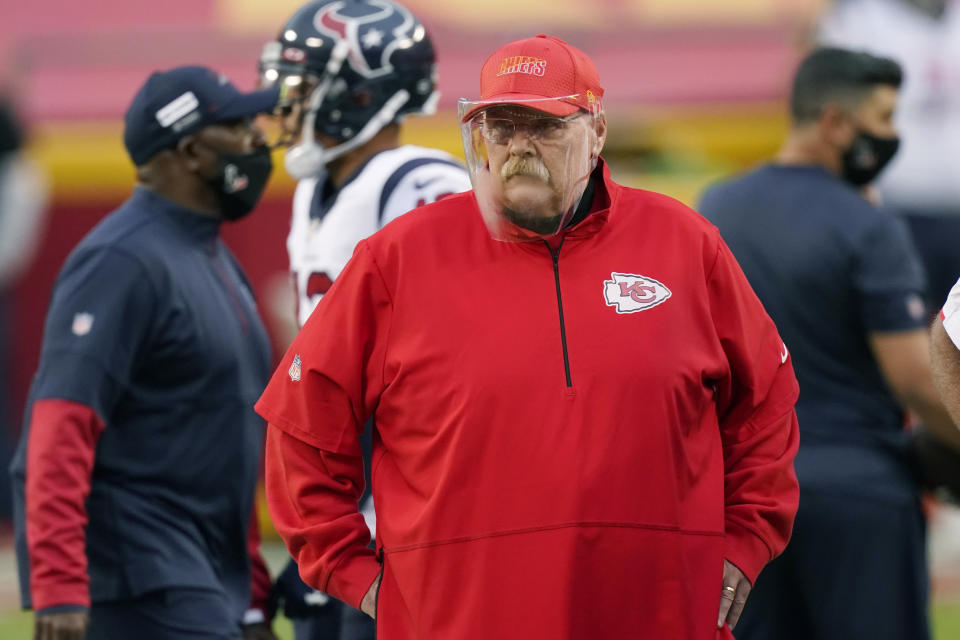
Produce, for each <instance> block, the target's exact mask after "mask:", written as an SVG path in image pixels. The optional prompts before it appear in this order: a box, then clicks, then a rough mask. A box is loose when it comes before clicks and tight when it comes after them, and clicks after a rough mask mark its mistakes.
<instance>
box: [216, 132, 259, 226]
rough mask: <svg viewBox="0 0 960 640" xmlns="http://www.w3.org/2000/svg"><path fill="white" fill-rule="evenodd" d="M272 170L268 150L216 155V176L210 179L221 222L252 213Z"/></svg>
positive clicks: (224, 152)
mask: <svg viewBox="0 0 960 640" xmlns="http://www.w3.org/2000/svg"><path fill="white" fill-rule="evenodd" d="M271 171H273V160H272V159H271V158H270V149H269V148H267V147H260V148H258V149H257V150H256V151H254V152H252V153H229V152H226V151H219V152H218V153H217V173H216V174H215V175H214V177H213V178H212V179H211V180H210V184H211V186H213V189H214V191H216V193H217V201H218V202H219V204H220V215H221V216H223V219H224V220H239V219H240V218H242V217H244V216H246V215H247V214H248V213H250V212H251V211H253V209H254V207H256V206H257V203H258V202H260V196H262V195H263V190H264V188H266V186H267V181H268V180H269V179H270V172H271Z"/></svg>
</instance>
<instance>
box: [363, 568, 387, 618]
mask: <svg viewBox="0 0 960 640" xmlns="http://www.w3.org/2000/svg"><path fill="white" fill-rule="evenodd" d="M382 577H383V572H382V571H381V572H380V575H378V576H377V579H376V580H374V581H373V584H371V585H370V588H369V589H368V590H367V595H365V596H363V600H361V601H360V611H363V612H364V613H365V614H367V615H368V616H370V617H371V618H373V619H374V620H376V619H377V591H379V590H380V578H382Z"/></svg>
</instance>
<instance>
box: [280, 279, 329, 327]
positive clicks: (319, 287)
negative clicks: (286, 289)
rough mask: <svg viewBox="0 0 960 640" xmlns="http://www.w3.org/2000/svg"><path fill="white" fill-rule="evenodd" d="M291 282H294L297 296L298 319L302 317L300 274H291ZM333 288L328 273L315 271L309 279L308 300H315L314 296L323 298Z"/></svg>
mask: <svg viewBox="0 0 960 640" xmlns="http://www.w3.org/2000/svg"><path fill="white" fill-rule="evenodd" d="M290 275H291V276H292V277H291V280H292V281H293V293H294V295H295V296H296V298H295V299H296V301H297V302H296V304H297V308H296V310H295V312H296V314H297V318H299V317H300V287H299V284H298V283H299V282H300V278H299V274H298V273H297V272H296V271H293V272H291V273H290ZM332 286H333V280H331V279H330V276H328V275H327V274H326V273H324V272H322V271H314V272H313V273H311V274H310V277H309V278H307V290H306V295H307V300H310V299H312V298H313V296H321V295H323V294H325V293H326V292H327V291H329V290H330V287H332Z"/></svg>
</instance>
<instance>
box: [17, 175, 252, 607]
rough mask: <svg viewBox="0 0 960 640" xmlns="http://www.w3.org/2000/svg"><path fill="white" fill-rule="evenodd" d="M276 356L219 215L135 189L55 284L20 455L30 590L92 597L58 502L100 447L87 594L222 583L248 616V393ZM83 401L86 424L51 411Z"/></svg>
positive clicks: (62, 601) (89, 503)
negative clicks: (89, 424) (72, 469)
mask: <svg viewBox="0 0 960 640" xmlns="http://www.w3.org/2000/svg"><path fill="white" fill-rule="evenodd" d="M270 365H271V361H270V346H269V341H268V338H267V334H266V331H265V329H264V327H263V324H262V322H261V320H260V319H259V317H258V315H257V309H256V304H255V302H254V299H253V296H252V294H251V291H250V286H249V283H248V282H247V280H246V278H245V276H244V275H243V273H242V271H241V269H240V267H239V265H238V264H237V263H236V261H235V259H234V258H233V256H232V255H231V254H230V252H229V251H228V250H227V248H226V247H225V246H224V244H223V243H222V241H221V240H220V237H219V221H218V220H215V219H213V218H211V217H208V216H204V215H201V214H198V213H196V212H193V211H189V210H186V209H184V208H182V207H180V206H178V205H176V204H174V203H172V202H169V201H167V200H165V199H164V198H161V197H159V196H157V195H155V194H153V193H152V192H150V191H148V190H146V189H143V188H138V189H137V190H136V191H135V192H134V194H133V196H132V197H131V198H130V199H129V200H128V201H127V202H125V203H124V204H123V205H122V206H121V207H120V208H119V209H117V210H116V211H114V212H113V213H111V214H110V215H109V216H107V217H106V218H105V219H104V220H103V221H102V222H101V223H100V224H98V225H97V226H96V227H95V228H94V229H93V230H92V231H91V232H90V233H89V234H88V235H87V236H86V237H85V238H84V239H83V240H82V241H81V242H80V244H79V245H78V246H77V247H76V248H75V249H74V251H73V252H72V253H71V255H70V256H69V258H68V259H67V261H66V264H65V265H64V267H63V269H62V271H61V273H60V275H59V277H58V279H57V282H56V285H55V287H54V291H53V296H52V300H51V303H50V308H49V311H48V314H47V319H46V325H45V330H44V340H43V350H42V354H41V357H40V365H39V369H38V371H37V374H36V377H35V378H34V381H33V385H32V387H31V391H30V396H29V404H28V410H27V415H26V418H25V420H26V427H25V429H24V432H23V435H22V438H21V441H20V444H19V447H18V451H17V454H16V456H15V458H14V460H13V463H12V465H11V473H12V474H13V477H14V482H15V507H16V508H15V517H16V521H15V523H16V533H17V552H18V563H19V568H20V583H21V593H22V597H23V603H24V605H25V606H31V604H35V605H36V607H37V608H51V607H58V606H70V605H87V604H89V603H87V602H84V601H83V598H82V597H78V594H79V595H81V596H82V589H80V590H79V591H78V589H77V582H76V581H77V579H79V578H78V577H77V576H75V575H71V573H76V572H77V565H76V564H75V563H74V562H73V560H72V558H71V557H70V556H71V554H72V555H76V554H77V553H82V549H76V548H75V547H76V545H75V544H73V543H71V541H70V532H69V531H68V532H67V533H63V532H58V531H57V530H56V529H57V527H58V526H59V525H56V524H55V523H56V522H57V519H58V518H59V519H60V520H61V521H63V522H62V523H61V524H66V525H69V527H74V528H75V527H76V526H77V523H76V522H72V520H73V519H74V518H73V516H72V515H70V514H72V513H73V512H72V511H71V510H70V509H72V508H73V506H72V505H69V504H68V505H67V507H70V509H65V508H64V507H63V505H62V504H61V505H59V506H58V504H57V501H58V500H59V501H60V502H61V503H62V502H63V500H64V496H68V495H76V488H75V487H73V486H72V485H71V483H69V482H67V481H65V480H64V479H63V478H65V477H67V476H65V475H64V473H65V469H66V470H67V471H69V469H68V467H69V465H71V464H73V461H74V460H82V459H83V458H84V456H86V455H89V454H90V452H89V451H84V450H83V449H84V447H91V448H92V447H94V446H95V451H93V452H92V453H93V455H92V460H93V463H92V470H91V482H90V493H89V498H88V499H87V500H86V512H87V515H88V517H89V523H88V524H87V525H86V543H85V552H86V557H87V559H88V561H89V567H88V574H89V596H90V600H92V601H93V602H97V601H108V600H115V599H121V598H127V597H131V596H137V595H140V594H143V593H146V592H149V591H152V590H156V589H160V588H166V587H195V588H209V589H216V590H221V589H223V590H225V591H226V592H227V595H228V596H229V597H230V599H231V602H232V603H233V605H234V606H235V608H236V611H237V616H238V618H239V617H240V615H242V612H243V611H244V609H245V608H246V607H247V604H248V603H249V597H250V593H249V589H250V561H249V557H248V554H247V531H248V526H249V524H250V521H251V510H252V505H253V500H254V491H255V485H256V481H257V477H258V471H259V464H260V459H261V453H262V443H263V435H264V425H263V421H262V420H261V419H260V418H259V417H258V416H257V415H256V414H255V413H254V411H253V403H254V401H255V400H256V399H257V397H258V396H259V394H260V392H261V390H262V389H263V387H264V386H265V384H266V381H267V378H268V375H269V373H270ZM64 407H66V408H64ZM77 407H80V409H81V413H82V409H83V408H89V410H90V411H91V412H92V413H91V415H92V418H91V419H92V420H93V422H96V423H97V424H98V426H97V427H96V428H95V429H91V433H90V434H85V435H84V437H82V438H81V437H77V436H76V431H77V430H78V429H77V427H76V424H77V423H78V421H77V420H73V421H71V420H70V419H67V418H66V417H65V418H64V419H62V420H60V419H57V416H60V415H62V416H66V415H67V414H68V413H69V412H70V411H74V413H75V412H76V409H77ZM41 409H42V411H41ZM41 413H42V416H41ZM51 416H52V417H53V419H51ZM79 422H82V421H79ZM80 430H81V431H82V430H83V429H80ZM91 435H92V436H93V437H92V438H91V437H90V436H91ZM97 435H99V439H97V437H96V436H97ZM28 446H29V449H30V450H29V452H28ZM58 447H59V448H58ZM65 447H66V448H65ZM44 450H46V451H49V452H53V453H51V454H50V455H48V456H46V457H45V456H44V454H43V453H42V451H44ZM28 453H29V455H28ZM50 458H52V460H51V459H50ZM28 459H29V460H30V469H29V473H30V474H31V476H33V474H35V473H36V474H37V475H38V478H39V477H40V476H42V475H43V474H47V476H48V477H49V480H48V481H42V480H41V479H37V480H36V482H35V484H34V485H29V481H28V486H36V489H34V490H33V493H29V492H28V493H27V494H26V496H25V490H24V485H25V476H26V469H27V460H28ZM81 466H82V465H81ZM58 484H59V486H58ZM81 495H82V494H81ZM28 497H29V498H30V499H31V500H32V501H33V504H28V503H27V502H26V498H28ZM64 512H67V513H68V516H67V517H64V516H63V513H64ZM28 516H29V518H28ZM50 523H54V524H53V525H51V524H50ZM28 524H29V525H30V526H31V532H34V531H40V530H43V531H45V532H46V533H44V537H45V538H46V540H45V541H41V540H38V539H35V538H37V537H38V534H34V533H31V539H30V540H29V545H28V541H27V539H26V527H27V525H28ZM79 525H81V526H82V521H81V522H80V523H79ZM69 527H68V529H69ZM60 528H63V527H62V526H61V527H60ZM71 545H72V546H71ZM28 547H29V550H28ZM51 549H52V551H51ZM41 556H42V557H41ZM58 556H59V558H58ZM31 563H33V564H34V565H40V564H42V565H43V568H42V569H39V568H38V567H37V566H35V567H34V581H35V583H37V582H39V583H41V584H40V586H42V589H41V591H42V592H43V594H44V595H43V597H42V602H32V601H31V593H30V585H29V575H30V571H31ZM80 567H81V569H82V564H81V565H80ZM58 583H59V584H58ZM81 587H82V585H81ZM33 599H34V600H39V599H40V598H38V596H37V584H35V585H34V594H33Z"/></svg>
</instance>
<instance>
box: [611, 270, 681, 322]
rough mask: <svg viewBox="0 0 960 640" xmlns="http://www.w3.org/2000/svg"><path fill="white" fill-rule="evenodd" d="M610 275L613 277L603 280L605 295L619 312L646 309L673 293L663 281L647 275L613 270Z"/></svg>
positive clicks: (661, 301)
mask: <svg viewBox="0 0 960 640" xmlns="http://www.w3.org/2000/svg"><path fill="white" fill-rule="evenodd" d="M610 277H611V278H613V279H612V280H605V281H604V282H603V297H604V299H605V300H606V302H607V306H609V307H616V309H617V313H635V312H637V311H646V310H647V309H650V308H652V307H655V306H657V305H658V304H661V303H663V302H665V301H666V300H667V298H669V297H670V296H672V295H673V293H671V291H670V289H668V288H667V287H666V285H664V284H663V283H662V282H657V281H656V280H654V279H653V278H648V277H647V276H638V275H635V274H632V273H616V272H613V273H611V274H610Z"/></svg>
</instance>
